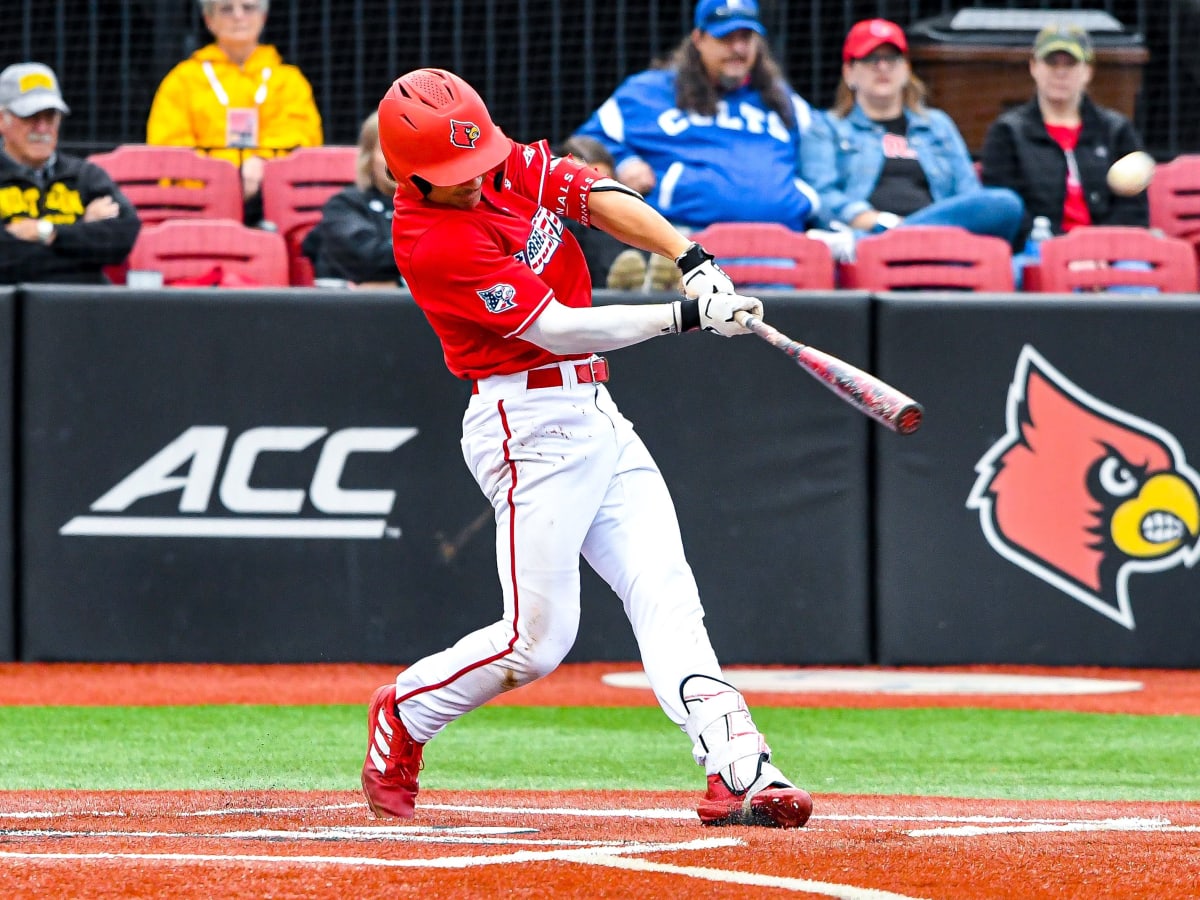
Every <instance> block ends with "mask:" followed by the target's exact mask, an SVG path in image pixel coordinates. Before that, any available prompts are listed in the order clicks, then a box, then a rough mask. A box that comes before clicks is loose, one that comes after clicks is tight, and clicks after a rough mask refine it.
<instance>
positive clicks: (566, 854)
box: [0, 838, 922, 900]
mask: <svg viewBox="0 0 1200 900" xmlns="http://www.w3.org/2000/svg"><path fill="white" fill-rule="evenodd" d="M742 844H743V842H742V841H740V840H738V839H736V838H702V839H699V840H694V841H681V842H675V843H635V844H626V845H624V846H613V847H609V846H606V847H599V846H594V847H588V848H583V849H577V850H551V851H543V852H536V851H531V850H519V851H517V852H515V853H506V854H502V855H497V856H468V857H461V856H451V857H439V858H434V859H377V858H373V857H362V856H268V855H264V854H245V853H236V854H215V853H64V852H57V853H36V852H35V853H16V852H0V859H7V860H12V861H14V862H20V861H25V862H35V861H48V862H71V863H79V862H86V861H96V862H119V861H125V860H137V861H139V862H166V863H171V864H178V863H218V864H220V863H226V864H228V863H236V864H243V863H264V864H270V865H277V866H295V865H301V866H348V867H353V868H381V869H470V868H479V867H482V866H493V865H513V864H519V863H532V862H568V863H578V864H584V865H597V866H605V867H608V868H616V869H622V870H625V871H630V872H655V873H663V874H670V875H679V876H683V877H686V878H695V879H699V880H703V881H710V882H716V883H721V884H739V885H749V886H753V887H772V888H779V889H782V890H790V891H795V892H797V893H806V894H819V895H822V896H827V897H836V898H840V900H922V898H919V897H912V896H909V895H906V894H895V893H891V892H889V891H881V890H876V889H873V888H860V887H855V886H854V885H847V884H833V883H829V882H824V881H810V880H807V879H802V878H786V877H781V876H776V875H759V874H756V873H753V872H738V871H735V870H727V869H711V868H703V867H698V866H676V865H669V864H665V863H654V862H650V861H648V860H644V859H637V858H629V857H631V856H636V855H638V854H649V853H667V852H679V851H689V850H692V851H701V850H716V849H724V848H731V847H738V846H742Z"/></svg>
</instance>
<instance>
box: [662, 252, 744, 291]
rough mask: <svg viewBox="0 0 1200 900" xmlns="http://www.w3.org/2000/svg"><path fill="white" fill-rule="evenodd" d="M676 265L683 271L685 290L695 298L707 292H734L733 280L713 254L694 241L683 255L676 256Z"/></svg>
mask: <svg viewBox="0 0 1200 900" xmlns="http://www.w3.org/2000/svg"><path fill="white" fill-rule="evenodd" d="M675 265H677V266H679V271H680V272H682V273H683V292H684V293H685V294H687V296H689V297H691V298H692V299H695V298H697V297H702V296H704V295H706V294H732V293H733V292H734V287H733V282H732V281H730V280H729V276H728V275H726V274H725V272H724V271H723V270H722V269H721V267H720V266H718V265H717V264H716V263H715V262H713V255H712V254H711V253H709V252H708V251H706V250H705V249H704V248H703V247H701V246H700V245H699V244H697V243H695V242H694V241H693V242H692V244H691V245H689V246H688V248H687V250H685V251H684V252H683V255H681V256H677V257H676V258H675Z"/></svg>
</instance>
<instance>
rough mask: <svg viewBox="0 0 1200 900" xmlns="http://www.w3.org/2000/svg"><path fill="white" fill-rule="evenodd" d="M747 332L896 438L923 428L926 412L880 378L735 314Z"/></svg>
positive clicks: (741, 312)
mask: <svg viewBox="0 0 1200 900" xmlns="http://www.w3.org/2000/svg"><path fill="white" fill-rule="evenodd" d="M734 318H736V319H737V321H738V322H739V323H741V324H742V325H743V326H745V327H746V328H748V329H750V331H752V332H754V333H755V334H756V335H758V336H759V337H760V338H762V339H763V340H764V341H766V342H767V343H768V344H770V345H771V346H773V347H776V348H778V349H780V350H782V351H783V352H784V353H786V354H787V355H788V356H790V357H792V359H794V360H795V361H796V363H797V364H798V365H799V366H800V367H801V368H802V369H804V371H806V372H808V373H809V374H810V375H812V376H813V377H814V378H816V379H818V380H819V381H820V382H821V383H822V384H824V385H825V386H826V387H828V388H829V389H830V390H831V391H833V392H834V393H835V394H837V395H838V396H839V397H841V398H842V399H843V400H845V401H846V402H847V403H849V404H850V405H851V406H853V407H854V408H855V409H857V410H859V411H860V412H862V413H864V414H866V415H868V416H870V417H871V418H872V419H874V420H875V421H877V422H879V423H880V424H881V425H883V426H885V427H886V428H889V429H891V430H892V431H894V432H896V433H897V434H902V435H905V434H912V433H913V432H915V431H916V430H917V429H918V428H920V427H921V422H922V420H923V419H924V416H925V410H924V409H923V408H922V407H921V404H919V403H918V402H917V401H916V400H914V399H913V398H912V397H909V396H908V395H907V394H904V393H901V392H900V391H898V390H896V388H894V387H892V386H891V385H890V384H888V383H887V382H886V381H884V380H883V379H881V378H877V377H875V376H874V375H872V374H870V373H869V372H864V371H863V370H862V369H859V368H857V367H855V366H852V365H850V363H848V362H845V361H844V360H841V359H838V358H837V357H836V356H833V355H832V354H830V353H826V352H825V351H823V350H818V349H816V348H815V347H810V346H808V345H807V344H802V343H800V342H799V341H797V340H794V339H793V338H790V337H788V336H787V335H786V334H784V333H783V332H782V331H780V330H779V329H778V328H774V327H773V326H771V325H768V324H767V323H766V322H764V321H763V320H762V319H760V318H759V317H758V316H755V315H752V314H750V313H748V312H746V311H745V310H738V311H737V312H735V313H734Z"/></svg>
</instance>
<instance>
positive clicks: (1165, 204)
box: [1146, 153, 1200, 255]
mask: <svg viewBox="0 0 1200 900" xmlns="http://www.w3.org/2000/svg"><path fill="white" fill-rule="evenodd" d="M1146 196H1147V202H1148V203H1149V204H1150V227H1151V228H1157V229H1159V230H1160V231H1162V232H1163V234H1167V235H1170V236H1171V237H1178V238H1183V239H1184V240H1186V241H1187V242H1188V243H1190V244H1191V245H1192V246H1193V247H1194V248H1195V249H1196V253H1197V255H1200V154H1195V153H1193V154H1184V155H1182V156H1177V157H1175V158H1174V159H1173V160H1171V161H1170V162H1167V163H1163V164H1161V165H1160V166H1158V168H1157V169H1156V170H1155V172H1154V180H1153V181H1151V182H1150V187H1149V188H1148V189H1147V192H1146Z"/></svg>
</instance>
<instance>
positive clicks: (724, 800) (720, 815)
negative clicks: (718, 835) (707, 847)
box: [697, 775, 813, 828]
mask: <svg viewBox="0 0 1200 900" xmlns="http://www.w3.org/2000/svg"><path fill="white" fill-rule="evenodd" d="M812 808H813V802H812V797H811V796H809V793H808V791H805V790H801V789H800V788H798V787H792V786H791V785H789V784H786V783H785V782H774V783H773V785H772V786H769V787H766V788H763V789H762V790H760V791H758V792H756V793H753V794H751V793H750V792H749V791H747V792H746V793H743V794H735V793H733V792H732V791H731V790H729V788H728V787H727V786H726V784H725V782H724V781H723V780H722V779H721V776H720V775H709V776H708V793H707V794H705V795H704V802H703V803H701V804H700V807H699V809H698V810H697V812H699V813H700V821H701V822H702V823H703V824H705V825H759V826H762V827H765V828H800V827H802V826H803V825H804V823H805V822H807V821H808V817H809V816H811V815H812Z"/></svg>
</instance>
